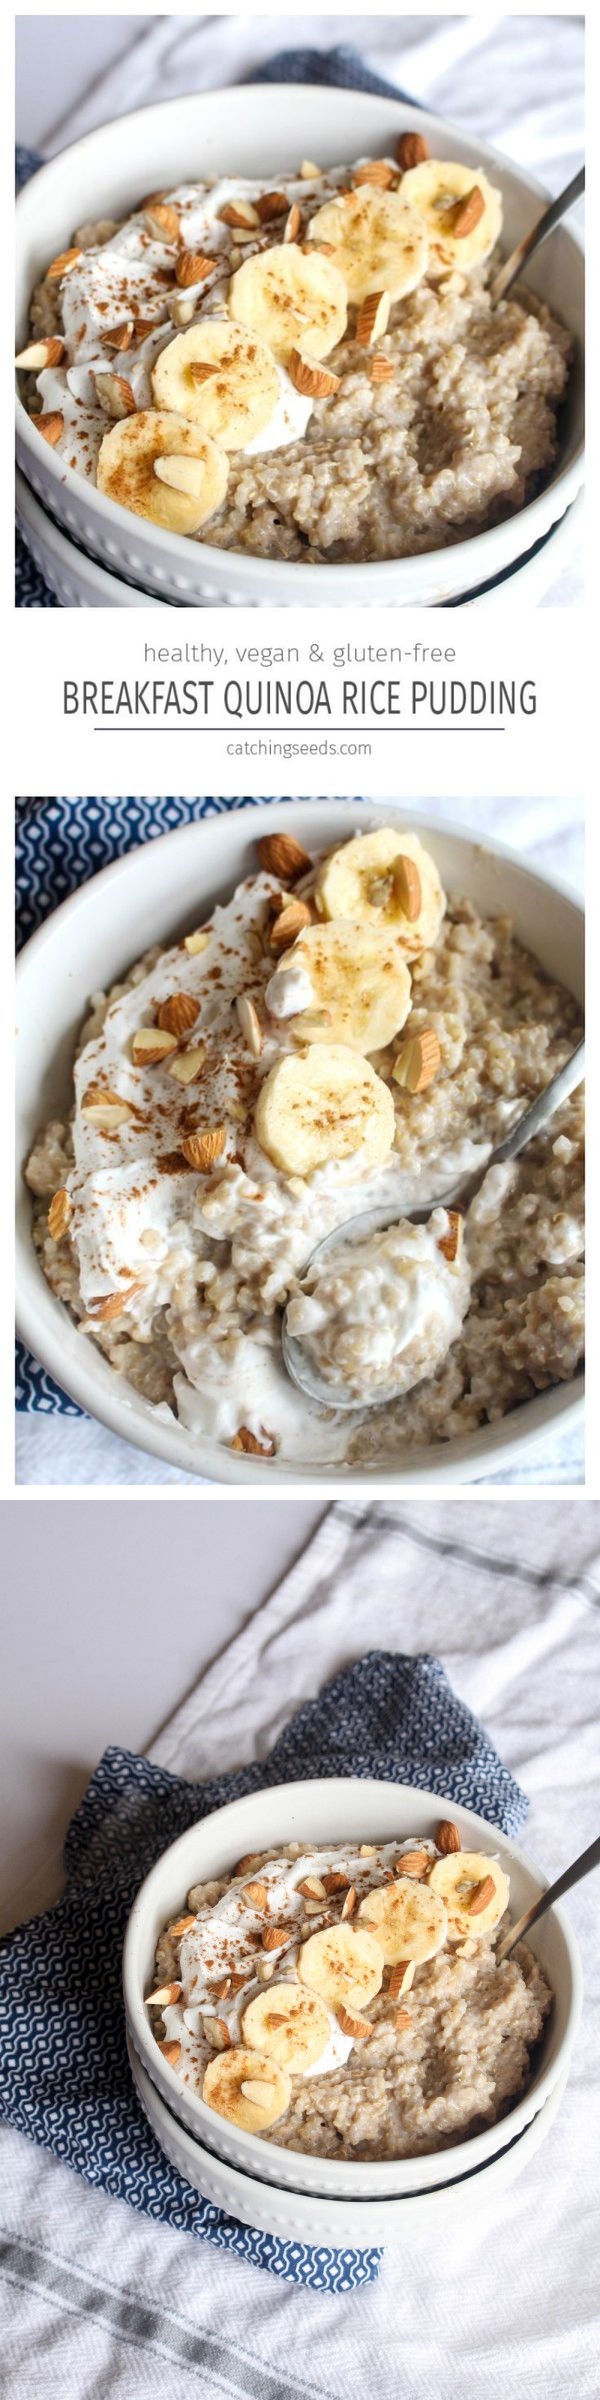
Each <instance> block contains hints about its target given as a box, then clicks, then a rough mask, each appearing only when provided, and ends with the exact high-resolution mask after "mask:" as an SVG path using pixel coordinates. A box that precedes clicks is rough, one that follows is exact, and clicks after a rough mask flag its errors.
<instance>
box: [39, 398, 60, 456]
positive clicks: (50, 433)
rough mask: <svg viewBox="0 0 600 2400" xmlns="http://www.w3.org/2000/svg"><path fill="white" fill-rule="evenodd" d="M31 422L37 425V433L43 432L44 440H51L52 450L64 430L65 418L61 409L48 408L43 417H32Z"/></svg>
mask: <svg viewBox="0 0 600 2400" xmlns="http://www.w3.org/2000/svg"><path fill="white" fill-rule="evenodd" d="M31 423H32V425H35V430H36V433H41V434H42V435H43V439H44V441H45V442H49V443H50V448H51V450H54V449H55V448H56V444H57V442H59V441H60V437H61V433H63V432H64V424H65V420H64V417H63V415H62V412H61V410H60V409H59V408H51V409H47V410H46V412H45V414H43V415H42V416H41V417H32V419H31Z"/></svg>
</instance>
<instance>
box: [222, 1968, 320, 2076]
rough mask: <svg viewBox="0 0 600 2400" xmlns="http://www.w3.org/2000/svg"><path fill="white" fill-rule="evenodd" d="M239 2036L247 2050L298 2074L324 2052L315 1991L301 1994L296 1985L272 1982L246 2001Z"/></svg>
mask: <svg viewBox="0 0 600 2400" xmlns="http://www.w3.org/2000/svg"><path fill="white" fill-rule="evenodd" d="M242 2033H243V2036H244V2041H245V2042H247V2043H248V2044H249V2047H250V2049H251V2050H262V2051H263V2053H264V2056H265V2057H266V2058H275V2059H276V2060H277V2065H278V2066H279V2067H287V2068H288V2069H289V2072H290V2074H292V2075H302V2074H304V2073H305V2072H306V2069H307V2067H315V2066H316V2065H317V2061H318V2059H320V2058H322V2057H323V2052H324V2050H326V2049H327V2044H328V2041H329V2018H328V2015H327V2009H326V2008H325V2005H324V2002H323V2001H322V2000H320V1999H319V1996H318V1993H317V1992H310V1991H303V1989H302V1985H301V1984H300V1983H272V1984H270V1985H269V1990H268V1992H258V1993H257V1996H256V1999H255V2000H250V2002H249V2004H248V2007H247V2009H245V2011H244V2015H243V2017H242Z"/></svg>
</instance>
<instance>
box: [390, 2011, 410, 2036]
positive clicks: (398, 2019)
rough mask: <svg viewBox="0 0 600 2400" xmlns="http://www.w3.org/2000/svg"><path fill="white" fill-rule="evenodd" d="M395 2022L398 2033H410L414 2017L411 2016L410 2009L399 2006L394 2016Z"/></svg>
mask: <svg viewBox="0 0 600 2400" xmlns="http://www.w3.org/2000/svg"><path fill="white" fill-rule="evenodd" d="M394 2024H395V2027H396V2032H397V2033H410V2030H411V2026H412V2024H413V2018H412V2017H411V2013H410V2009H409V2008H397V2009H396V2015H395V2017H394Z"/></svg>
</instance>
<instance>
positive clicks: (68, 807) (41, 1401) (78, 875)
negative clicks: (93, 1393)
mask: <svg viewBox="0 0 600 2400" xmlns="http://www.w3.org/2000/svg"><path fill="white" fill-rule="evenodd" d="M260 800H261V795H260V794H259V793H257V794H256V795H254V797H252V798H251V797H250V796H248V797H247V798H246V799H240V800H181V799H172V798H165V799H164V800H162V799H161V800H159V799H154V800H138V799H136V798H135V797H134V796H133V794H130V795H129V796H128V797H127V798H126V799H123V800H112V799H102V800H100V799H95V800H94V799H88V798H86V799H81V800H72V799H71V798H69V799H68V800H67V799H66V798H64V797H63V798H61V799H54V800H17V803H16V862H15V863H16V886H17V949H18V950H21V949H22V947H23V943H24V942H28V941H29V936H30V934H32V933H35V932H36V929H37V926H38V925H42V924H43V923H44V920H45V918H46V917H49V916H51V915H52V913H53V910H54V909H55V908H59V907H60V904H61V901H62V900H68V898H69V893H70V892H76V891H79V890H80V888H81V885H82V884H84V883H88V882H89V879H90V876H91V875H98V874H99V873H100V868H101V867H108V866H110V864H111V861H112V860H113V859H115V858H124V856H125V853H126V851H127V850H135V849H137V847H138V844H139V843H141V842H151V841H155V840H156V838H157V835H158V834H161V833H173V832H174V831H175V828H176V826H178V825H189V824H190V823H193V822H194V821H195V820H196V819H200V818H201V817H214V816H222V815H227V813H228V811H229V810H231V809H234V808H255V807H257V805H258V803H259V801H260ZM261 804H263V803H262V802H261ZM15 1401H16V1407H17V1410H18V1411H19V1413H20V1414H25V1413H29V1411H31V1410H35V1411H37V1412H38V1414H39V1415H40V1416H44V1417H51V1416H62V1417H81V1416H83V1415H84V1410H83V1409H81V1408H78V1406H77V1401H76V1400H70V1399H69V1397H68V1394H67V1393H66V1392H63V1391H61V1389H60V1385H59V1384H57V1383H54V1382H53V1379H52V1376H51V1375H47V1374H46V1370H45V1367H42V1366H40V1363H39V1360H38V1359H36V1358H32V1355H31V1351H30V1350H26V1348H25V1344H24V1342H17V1345H16V1386H15Z"/></svg>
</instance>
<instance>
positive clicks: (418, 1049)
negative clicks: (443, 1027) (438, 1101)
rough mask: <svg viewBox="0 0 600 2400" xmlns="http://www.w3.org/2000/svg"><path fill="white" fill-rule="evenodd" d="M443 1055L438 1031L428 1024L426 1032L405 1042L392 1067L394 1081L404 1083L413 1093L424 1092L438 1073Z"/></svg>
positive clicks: (415, 1035)
mask: <svg viewBox="0 0 600 2400" xmlns="http://www.w3.org/2000/svg"><path fill="white" fill-rule="evenodd" d="M441 1055H442V1054H441V1050H440V1045H439V1042H438V1038H437V1033H434V1031H433V1027H432V1026H431V1025H427V1026H426V1027H425V1031H424V1033H415V1034H413V1035H412V1037H410V1038H409V1040H408V1041H407V1042H404V1043H403V1046H402V1049H401V1050H400V1051H399V1052H398V1057H397V1059H396V1062H395V1065H394V1066H393V1067H392V1077H393V1081H394V1083H401V1084H403V1085H404V1089H405V1091H407V1092H411V1093H413V1094H414V1093H415V1092H424V1091H425V1090H426V1088H427V1084H428V1083H433V1080H434V1076H436V1075H437V1071H438V1067H439V1064H440V1059H441Z"/></svg>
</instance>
